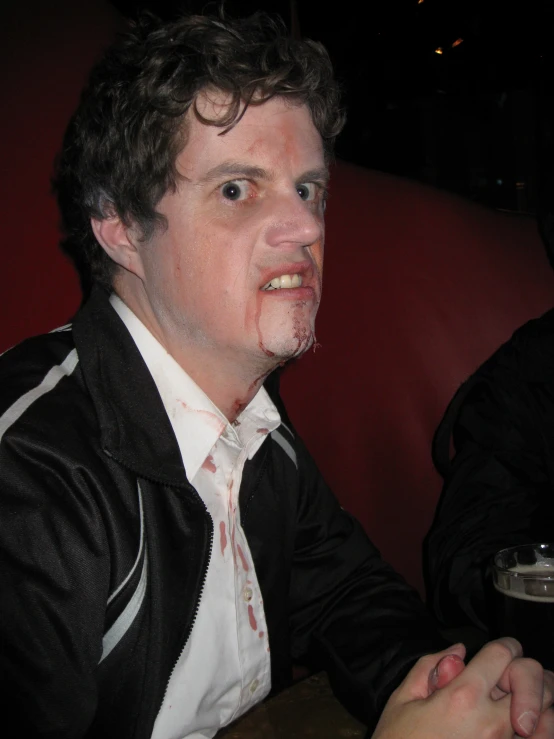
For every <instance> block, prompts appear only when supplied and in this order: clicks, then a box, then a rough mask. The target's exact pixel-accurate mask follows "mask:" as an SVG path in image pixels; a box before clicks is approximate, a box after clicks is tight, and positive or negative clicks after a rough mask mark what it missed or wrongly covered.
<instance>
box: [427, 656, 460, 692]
mask: <svg viewBox="0 0 554 739" xmlns="http://www.w3.org/2000/svg"><path fill="white" fill-rule="evenodd" d="M464 668H465V664H464V660H463V659H462V658H461V657H460V656H459V655H458V654H447V655H446V657H443V658H442V659H441V660H440V661H439V662H438V663H437V665H436V667H435V668H434V669H432V670H431V672H430V673H429V695H431V693H434V692H435V690H440V689H441V688H444V687H445V686H446V685H448V684H449V683H451V682H452V680H454V678H455V677H458V675H459V674H460V672H463V670H464Z"/></svg>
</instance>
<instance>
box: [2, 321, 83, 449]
mask: <svg viewBox="0 0 554 739" xmlns="http://www.w3.org/2000/svg"><path fill="white" fill-rule="evenodd" d="M84 395H85V394H84V387H83V382H82V377H81V375H80V368H79V355H78V352H77V349H76V347H75V344H74V341H73V334H72V327H71V325H67V326H64V327H63V328H61V329H58V330H56V331H53V332H52V333H49V334H43V335H41V336H36V337H33V338H30V339H26V340H25V341H23V342H22V343H20V344H18V345H17V346H15V347H13V348H12V349H9V350H8V351H6V352H4V354H2V355H1V356H0V448H3V449H5V446H6V444H7V443H9V441H10V440H12V441H13V440H14V439H21V440H26V441H31V440H33V439H39V438H40V439H41V441H42V442H47V440H48V437H49V436H50V437H51V438H52V439H53V438H55V437H59V436H61V435H63V431H64V428H67V424H68V423H70V424H73V423H74V422H77V421H78V419H79V415H80V414H79V409H80V408H82V406H83V398H84ZM77 399H79V400H77ZM79 401H80V402H79ZM71 419H73V420H71Z"/></svg>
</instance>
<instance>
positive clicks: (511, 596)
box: [493, 544, 554, 670]
mask: <svg viewBox="0 0 554 739" xmlns="http://www.w3.org/2000/svg"><path fill="white" fill-rule="evenodd" d="M493 582H494V587H495V590H496V624H497V627H498V631H499V636H514V637H515V638H516V639H517V640H518V641H519V642H521V644H522V646H523V653H524V655H525V656H526V657H533V658H534V659H536V660H538V661H539V662H540V663H541V664H542V665H543V666H544V667H546V668H548V669H549V670H552V669H554V544H522V545H521V546H516V547H510V548H509V549H502V550H501V551H500V552H498V553H497V554H496V555H495V557H494V561H493Z"/></svg>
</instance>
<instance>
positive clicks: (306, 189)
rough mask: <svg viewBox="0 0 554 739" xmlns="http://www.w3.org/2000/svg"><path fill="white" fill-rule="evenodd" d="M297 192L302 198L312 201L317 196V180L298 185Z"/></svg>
mask: <svg viewBox="0 0 554 739" xmlns="http://www.w3.org/2000/svg"><path fill="white" fill-rule="evenodd" d="M296 192H297V193H298V194H299V195H300V197H301V198H302V200H307V201H311V200H315V199H316V198H317V194H318V188H317V185H316V184H315V182H302V183H301V184H300V185H297V186H296Z"/></svg>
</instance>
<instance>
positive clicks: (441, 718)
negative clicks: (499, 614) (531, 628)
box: [373, 638, 554, 739]
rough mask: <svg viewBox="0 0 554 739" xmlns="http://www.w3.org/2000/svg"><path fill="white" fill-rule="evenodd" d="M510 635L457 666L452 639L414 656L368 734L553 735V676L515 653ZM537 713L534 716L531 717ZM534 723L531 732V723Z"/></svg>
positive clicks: (538, 738) (426, 737)
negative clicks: (436, 650) (412, 664)
mask: <svg viewBox="0 0 554 739" xmlns="http://www.w3.org/2000/svg"><path fill="white" fill-rule="evenodd" d="M521 653H522V652H521V646H520V645H519V644H518V642H516V641H515V640H514V639H509V638H505V639H500V640H498V641H497V642H491V643H490V644H488V645H487V646H486V647H484V648H483V649H482V650H481V651H480V652H479V653H478V654H477V655H476V656H475V657H474V659H473V660H472V661H471V662H470V663H469V665H468V666H467V667H465V668H464V667H463V658H464V657H465V649H464V647H463V645H455V646H454V647H450V648H449V649H446V650H444V651H443V652H439V653H438V654H434V655H428V656H427V657H423V658H422V659H420V660H419V662H418V663H417V664H416V665H415V667H414V668H413V669H412V670H411V672H410V673H409V674H408V676H407V677H406V679H405V680H404V682H403V683H402V684H401V685H400V687H399V688H398V689H397V690H396V691H395V692H394V693H393V695H392V696H391V698H390V700H389V702H388V703H387V705H386V706H385V710H384V711H383V715H382V717H381V720H380V721H379V724H378V725H377V728H376V730H375V733H374V735H373V738H374V739H408V737H409V738H410V739H450V738H451V737H453V736H456V737H457V739H466V738H467V739H475V738H476V737H495V738H496V739H504V738H506V739H512V738H513V737H514V731H515V732H516V735H517V736H531V735H533V736H534V738H535V739H547V737H550V738H551V737H554V720H553V719H554V717H553V715H552V712H551V711H546V712H545V713H542V715H541V710H543V711H544V710H545V709H546V708H547V707H548V706H549V705H550V704H551V703H552V694H553V689H554V681H553V676H552V675H551V674H550V673H544V678H545V679H544V687H543V670H542V668H541V666H540V665H539V664H538V663H537V662H534V661H533V660H524V659H521V658H520V657H521ZM537 718H538V719H539V720H538V722H537ZM535 725H536V728H535V733H534V734H533V728H534V726H535Z"/></svg>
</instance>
